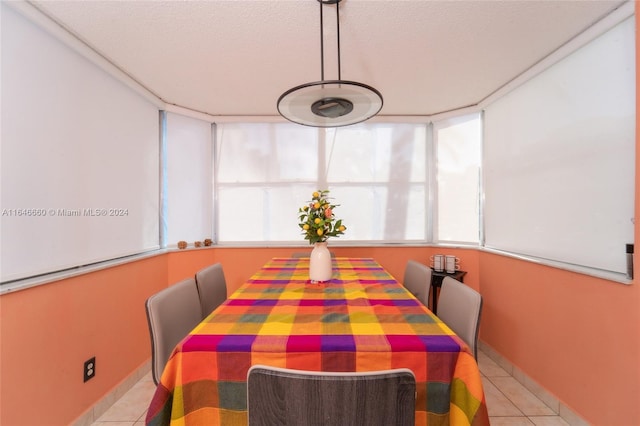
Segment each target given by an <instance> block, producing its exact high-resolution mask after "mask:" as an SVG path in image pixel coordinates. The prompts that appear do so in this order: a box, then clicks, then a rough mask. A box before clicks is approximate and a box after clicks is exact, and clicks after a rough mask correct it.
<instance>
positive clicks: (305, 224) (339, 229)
mask: <svg viewBox="0 0 640 426" xmlns="http://www.w3.org/2000/svg"><path fill="white" fill-rule="evenodd" d="M328 195H329V190H328V189H324V190H318V191H316V192H314V193H313V194H312V199H311V201H309V202H308V203H307V204H306V205H304V206H303V207H300V209H298V213H299V215H298V217H299V219H300V223H299V225H298V226H300V229H302V235H304V238H305V240H309V244H315V243H321V242H324V241H327V239H328V238H329V237H338V236H340V235H342V234H344V231H345V230H346V229H347V228H346V227H345V226H344V225H343V224H342V219H338V220H336V219H335V216H334V214H333V209H334V208H336V207H338V205H339V204H330V203H329V201H328V199H329V197H328Z"/></svg>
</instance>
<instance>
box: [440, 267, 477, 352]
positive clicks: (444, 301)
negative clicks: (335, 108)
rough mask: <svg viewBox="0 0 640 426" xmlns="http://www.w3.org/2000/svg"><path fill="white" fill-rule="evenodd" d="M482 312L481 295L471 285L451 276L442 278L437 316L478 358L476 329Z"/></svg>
mask: <svg viewBox="0 0 640 426" xmlns="http://www.w3.org/2000/svg"><path fill="white" fill-rule="evenodd" d="M481 313H482V296H481V295H480V293H478V292H477V291H475V290H474V289H472V288H471V287H469V286H467V285H464V284H463V283H461V282H460V281H457V280H455V279H453V278H451V277H445V278H444V280H442V288H441V289H440V297H439V299H438V317H439V318H440V319H441V320H442V321H443V322H444V323H445V324H447V325H448V326H449V328H450V329H452V330H453V331H454V332H455V333H456V334H457V335H458V337H460V338H461V339H462V340H464V341H465V343H466V344H467V345H469V348H471V352H472V353H473V356H474V357H476V359H477V358H478V355H477V353H478V329H479V327H480V314H481Z"/></svg>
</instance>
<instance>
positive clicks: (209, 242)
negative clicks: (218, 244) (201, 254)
mask: <svg viewBox="0 0 640 426" xmlns="http://www.w3.org/2000/svg"><path fill="white" fill-rule="evenodd" d="M212 244H213V241H212V240H211V238H207V239H205V240H204V245H205V246H206V247H209V246H210V245H212Z"/></svg>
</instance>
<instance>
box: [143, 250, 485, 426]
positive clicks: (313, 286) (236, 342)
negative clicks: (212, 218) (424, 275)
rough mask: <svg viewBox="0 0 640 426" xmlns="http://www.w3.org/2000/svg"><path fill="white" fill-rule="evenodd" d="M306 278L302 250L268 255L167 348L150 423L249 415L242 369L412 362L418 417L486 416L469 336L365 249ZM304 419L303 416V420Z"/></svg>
mask: <svg viewBox="0 0 640 426" xmlns="http://www.w3.org/2000/svg"><path fill="white" fill-rule="evenodd" d="M332 268H333V275H332V278H331V279H330V280H328V281H325V282H320V283H316V282H311V281H310V280H309V258H304V257H302V258H284V257H282V258H273V259H271V260H270V261H268V262H267V263H266V264H265V265H264V266H263V267H262V268H261V269H260V270H258V271H257V272H255V273H254V274H253V275H252V276H251V278H249V279H248V280H247V281H246V282H245V283H244V284H242V285H241V286H240V287H239V288H238V289H237V290H236V291H235V292H233V293H232V294H231V295H230V296H229V297H228V298H227V300H226V301H225V302H224V303H222V304H221V305H220V306H219V307H218V308H216V309H215V310H214V311H213V312H211V313H210V314H209V315H208V316H207V317H206V318H205V319H204V320H203V321H202V322H201V323H200V324H198V325H197V326H196V327H195V328H194V329H193V330H192V331H191V332H190V333H189V334H188V335H187V336H186V337H185V338H184V339H183V340H182V341H181V342H180V343H179V344H178V345H177V346H176V347H175V349H174V351H173V353H172V355H171V356H170V358H169V360H168V362H167V364H166V366H165V369H164V372H163V374H162V376H161V379H160V382H159V384H158V386H157V388H156V391H155V393H154V395H153V398H152V400H151V403H150V405H149V408H148V410H147V415H146V424H147V425H169V424H172V425H186V426H189V425H194V426H200V425H223V426H233V425H247V418H248V416H247V372H248V370H249V368H250V367H251V366H252V365H255V364H263V365H270V366H275V367H284V368H290V369H298V370H312V371H327V372H330V371H331V372H365V371H377V370H388V369H396V368H408V369H410V370H411V371H412V372H413V373H414V375H415V378H416V408H415V413H416V415H415V424H416V425H449V424H451V425H489V418H488V413H487V406H486V401H485V396H484V391H483V386H482V380H481V375H480V371H479V368H478V364H477V362H476V359H475V357H474V356H473V355H472V353H471V350H470V349H469V347H468V346H467V344H466V343H465V342H464V341H462V339H460V338H459V337H458V336H457V335H456V334H455V333H454V332H453V331H452V330H451V329H450V328H449V327H447V325H446V324H444V323H443V322H442V321H441V320H440V319H439V318H438V317H437V316H435V315H434V314H433V313H432V312H431V311H430V310H429V309H428V308H427V307H425V306H424V305H423V304H422V303H421V302H420V301H418V300H417V299H416V298H415V297H414V296H413V295H412V294H411V293H410V292H409V291H408V290H407V289H405V288H404V287H403V286H402V284H401V283H400V282H399V281H398V280H396V279H395V278H394V277H393V276H392V275H391V274H389V273H388V272H387V271H386V270H385V269H384V268H383V267H382V266H381V265H380V264H379V263H378V262H377V261H376V260H374V259H372V258H350V257H349V258H347V257H335V258H333V259H332ZM301 424H304V423H301Z"/></svg>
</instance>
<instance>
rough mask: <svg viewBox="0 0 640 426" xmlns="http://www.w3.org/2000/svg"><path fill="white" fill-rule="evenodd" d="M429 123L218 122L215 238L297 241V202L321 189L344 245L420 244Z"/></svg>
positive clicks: (424, 231)
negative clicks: (330, 200)
mask: <svg viewBox="0 0 640 426" xmlns="http://www.w3.org/2000/svg"><path fill="white" fill-rule="evenodd" d="M426 127H427V126H426V125H425V124H383V123H365V124H360V125H355V126H348V128H339V129H314V128H310V127H304V126H299V125H295V124H291V123H250V124H246V123H245V124H237V123H236V124H233V123H231V124H226V123H224V124H218V125H217V129H218V130H217V141H216V143H217V147H216V166H215V173H216V178H215V182H216V186H215V190H216V200H217V203H216V205H217V209H218V211H217V229H218V232H219V241H220V242H237V241H258V242H263V241H290V242H291V241H303V238H302V236H301V235H300V229H299V228H298V225H297V224H298V208H299V207H301V206H302V205H303V204H304V203H305V202H307V201H308V200H309V199H310V198H311V193H312V192H313V191H314V190H316V189H327V188H328V189H330V190H331V194H330V195H331V196H332V197H334V199H335V202H336V203H337V204H340V206H339V207H338V208H337V209H336V217H338V218H340V219H343V220H344V223H345V224H346V226H347V227H348V232H346V233H345V235H343V236H341V237H340V241H349V240H355V241H413V240H417V241H424V240H425V239H426V215H427V208H426V207H427V199H428V197H427V193H428V179H427V167H426V163H427V162H426Z"/></svg>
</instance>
